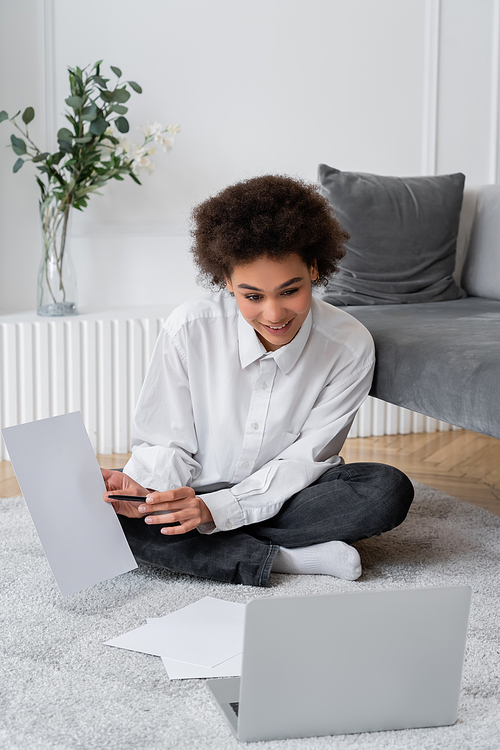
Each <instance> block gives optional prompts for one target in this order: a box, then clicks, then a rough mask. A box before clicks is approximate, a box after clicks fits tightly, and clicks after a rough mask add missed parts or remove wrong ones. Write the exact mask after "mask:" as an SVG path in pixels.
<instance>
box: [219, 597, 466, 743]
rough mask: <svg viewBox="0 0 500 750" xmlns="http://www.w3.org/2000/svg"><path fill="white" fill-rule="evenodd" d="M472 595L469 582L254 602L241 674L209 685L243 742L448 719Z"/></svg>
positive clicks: (457, 687) (428, 724) (420, 724)
mask: <svg viewBox="0 0 500 750" xmlns="http://www.w3.org/2000/svg"><path fill="white" fill-rule="evenodd" d="M470 599H471V589H470V588H469V587H468V586H451V587H436V588H421V589H395V590H394V589H392V590H387V591H383V590H382V591H357V592H353V593H346V594H328V595H315V596H299V597H263V598H260V599H253V600H252V601H251V602H249V603H248V604H247V606H246V616H245V631H244V646H243V665H242V672H241V678H240V677H236V678H234V677H231V678H222V679H217V680H208V681H207V686H208V689H209V690H210V692H211V693H212V696H213V697H214V699H215V701H216V703H217V704H218V706H219V708H220V710H221V711H222V713H223V714H224V716H225V717H226V719H227V721H228V722H229V726H230V727H231V729H232V730H233V732H234V734H235V735H236V737H237V739H238V740H241V741H244V742H253V741H257V740H274V739H286V738H293V737H313V736H321V735H328V734H347V733H352V732H356V733H357V732H374V731H380V730H385V729H409V728H414V727H434V726H440V725H445V724H452V723H453V722H454V721H455V720H456V717H457V712H458V698H459V692H460V682H461V678H462V668H463V662H464V653H465V640H466V634H467V624H468V617H469V608H470Z"/></svg>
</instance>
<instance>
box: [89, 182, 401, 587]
mask: <svg viewBox="0 0 500 750" xmlns="http://www.w3.org/2000/svg"><path fill="white" fill-rule="evenodd" d="M193 219H194V224H193V229H192V238H193V256H194V259H195V262H196V264H197V265H198V268H199V270H200V274H201V276H202V278H203V279H204V280H205V282H207V283H208V284H209V285H210V286H211V287H212V289H215V290H216V292H215V293H214V292H212V293H211V294H209V295H207V296H205V297H202V298H200V299H196V300H194V301H190V302H187V303H185V304H183V305H181V306H180V307H178V308H177V309H176V310H175V311H174V312H173V313H172V315H171V316H170V317H169V319H168V320H167V322H166V323H165V325H164V327H163V329H162V331H161V333H160V336H159V338H158V341H157V343H156V347H155V350H154V353H153V356H152V360H151V363H150V366H149V370H148V373H147V376H146V379H145V382H144V385H143V388H142V391H141V395H140V397H139V401H138V404H137V408H136V412H135V416H134V420H133V428H132V432H133V436H132V439H133V452H132V457H131V458H130V460H129V462H128V463H127V465H126V466H125V469H124V472H123V473H121V472H119V471H107V470H103V475H104V479H105V482H106V489H107V490H108V492H107V493H106V494H105V496H104V498H105V500H107V502H111V503H112V504H113V507H114V508H115V510H116V512H117V513H118V514H119V516H120V521H121V523H122V527H123V529H124V532H125V534H126V536H127V539H128V541H129V544H130V546H131V549H132V551H133V553H134V555H135V556H136V558H137V559H138V560H139V561H143V562H146V563H149V564H153V565H156V566H159V567H162V568H166V569H168V570H171V571H176V572H180V573H189V574H191V575H195V576H200V577H204V578H212V579H216V580H219V581H227V582H233V583H242V584H249V585H254V586H268V585H269V579H270V574H271V573H273V572H278V573H291V574H322V575H333V576H337V577H339V578H344V579H347V580H355V579H357V578H358V577H359V576H360V575H361V561H360V558H359V554H358V552H357V550H356V549H355V548H354V547H353V546H351V545H352V543H353V542H356V541H358V540H360V539H365V538H367V537H370V536H373V535H374V534H381V533H382V532H384V531H387V530H389V529H392V528H394V527H395V526H397V525H398V524H400V523H401V522H402V521H403V520H404V518H405V517H406V514H407V512H408V508H409V506H410V504H411V502H412V499H413V488H412V485H411V483H410V481H409V479H408V478H407V477H406V476H405V475H404V474H402V473H401V472H400V471H398V470H397V469H394V468H392V467H390V466H386V465H383V464H374V463H354V464H344V461H343V459H342V458H341V457H340V456H339V453H340V450H341V448H342V445H343V443H344V441H345V438H346V436H347V433H348V431H349V428H350V426H351V424H352V421H353V419H354V417H355V415H356V412H357V410H358V409H359V407H360V406H361V404H362V403H363V401H364V400H365V398H366V396H367V394H368V391H369V390H370V385H371V381H372V377H373V367H374V347H373V342H372V339H371V336H370V334H369V333H368V331H367V330H366V329H365V328H364V326H363V325H362V324H361V323H359V322H358V321H357V320H356V319H355V318H353V317H351V316H350V315H348V314H347V313H345V312H343V311H341V310H338V309H336V308H335V307H332V306H331V305H329V304H327V303H325V302H321V301H319V300H318V299H316V298H315V297H313V293H312V292H313V287H314V286H316V285H320V284H322V283H325V281H326V280H327V279H328V277H329V276H330V275H331V274H333V273H335V271H336V269H337V264H338V261H339V260H340V259H341V258H342V256H343V254H344V250H343V243H344V242H345V240H346V239H347V235H346V234H345V232H343V231H342V229H341V228H340V226H339V224H338V222H337V220H336V219H335V217H334V216H333V215H332V212H331V209H330V207H329V205H328V203H327V201H326V200H325V199H324V198H323V197H322V196H321V195H320V194H319V192H318V191H317V189H316V188H315V187H314V186H312V185H309V184H306V183H304V182H302V181H300V180H296V179H292V178H290V177H285V176H276V175H267V176H262V177H256V178H253V179H249V180H245V181H243V182H239V183H237V184H235V185H232V186H230V187H228V188H226V189H225V190H222V191H221V192H220V193H219V194H218V195H216V196H214V197H212V198H209V199H208V200H206V201H205V202H204V203H202V204H201V205H199V206H198V207H197V208H195V210H194V212H193ZM116 490H119V491H120V493H124V494H130V496H131V497H133V496H134V495H147V500H146V502H143V503H141V504H139V505H138V504H137V502H134V501H133V500H131V501H128V500H113V499H111V498H109V494H113V492H116Z"/></svg>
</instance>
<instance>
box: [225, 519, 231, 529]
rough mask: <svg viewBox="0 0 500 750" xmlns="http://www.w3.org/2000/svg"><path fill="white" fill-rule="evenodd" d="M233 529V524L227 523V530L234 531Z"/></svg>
mask: <svg viewBox="0 0 500 750" xmlns="http://www.w3.org/2000/svg"><path fill="white" fill-rule="evenodd" d="M232 528H233V524H232V523H231V521H226V529H232Z"/></svg>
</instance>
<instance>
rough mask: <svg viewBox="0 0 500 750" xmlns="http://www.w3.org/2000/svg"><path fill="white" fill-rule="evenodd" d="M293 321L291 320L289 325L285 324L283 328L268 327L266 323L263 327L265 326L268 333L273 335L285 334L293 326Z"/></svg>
mask: <svg viewBox="0 0 500 750" xmlns="http://www.w3.org/2000/svg"><path fill="white" fill-rule="evenodd" d="M292 320H293V318H292ZM292 320H289V321H288V323H284V324H283V325H282V326H268V325H266V324H265V323H262V325H263V326H264V328H266V329H267V330H268V331H271V332H272V333H284V332H285V331H287V330H288V328H289V327H290V326H291V324H292Z"/></svg>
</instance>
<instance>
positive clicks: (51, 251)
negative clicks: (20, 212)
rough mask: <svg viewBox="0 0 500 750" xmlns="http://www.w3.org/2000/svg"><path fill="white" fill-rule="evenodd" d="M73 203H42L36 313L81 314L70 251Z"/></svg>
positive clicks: (52, 314)
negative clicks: (40, 257)
mask: <svg viewBox="0 0 500 750" xmlns="http://www.w3.org/2000/svg"><path fill="white" fill-rule="evenodd" d="M71 215H72V209H71V206H68V205H67V204H63V205H61V204H60V203H58V202H57V201H52V202H51V203H49V204H48V205H47V203H42V204H40V220H41V225H42V240H43V254H42V261H41V263H40V269H39V271H38V294H37V314H38V315H45V316H49V317H51V316H60V315H78V310H77V307H76V277H75V271H74V268H73V262H72V260H71V254H70V236H71Z"/></svg>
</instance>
